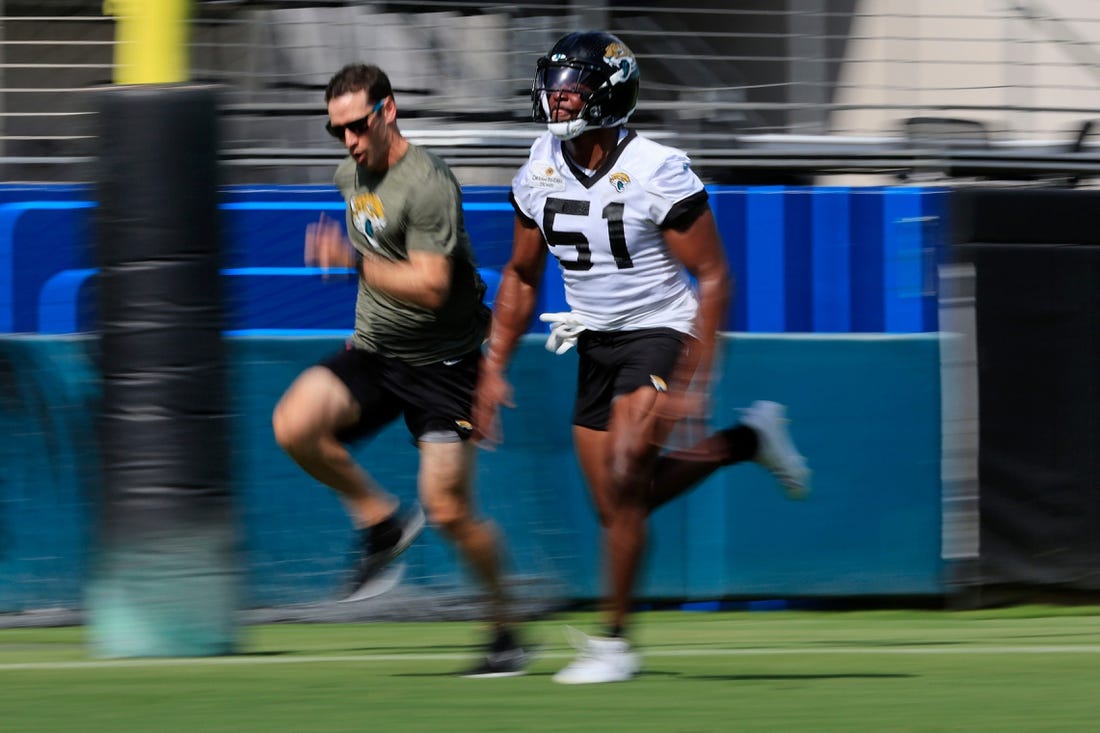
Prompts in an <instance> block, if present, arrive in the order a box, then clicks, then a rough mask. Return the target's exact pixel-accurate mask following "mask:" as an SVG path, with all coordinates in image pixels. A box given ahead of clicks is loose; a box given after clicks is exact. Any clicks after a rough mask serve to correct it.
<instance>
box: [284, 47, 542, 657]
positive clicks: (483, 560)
mask: <svg viewBox="0 0 1100 733" xmlns="http://www.w3.org/2000/svg"><path fill="white" fill-rule="evenodd" d="M325 102H326V103H327V106H328V117H329V121H328V124H327V128H328V131H329V132H330V133H331V134H332V135H333V137H335V138H336V139H338V140H340V142H341V143H343V145H344V147H346V148H347V150H348V153H349V157H348V158H347V159H345V160H344V161H343V162H342V163H341V164H340V166H339V167H338V168H337V170H336V186H337V188H339V190H340V193H341V194H342V195H343V197H344V200H345V201H346V202H347V217H346V226H347V231H348V232H349V233H350V242H349V238H348V237H347V236H345V234H344V228H343V227H341V226H340V225H339V224H338V223H337V222H335V221H331V220H325V219H322V220H321V221H320V222H319V223H317V224H314V225H311V226H310V227H309V228H308V229H307V231H306V245H305V259H306V263H307V264H317V265H319V266H320V267H321V268H322V269H329V268H347V267H352V266H354V267H355V269H356V270H357V271H358V276H359V294H358V297H357V300H356V306H355V334H354V336H352V338H351V339H350V340H349V341H348V343H347V346H346V348H345V349H344V350H343V351H341V352H339V353H337V354H335V355H333V356H331V357H329V358H328V359H326V360H324V361H322V362H321V363H320V364H318V365H317V366H314V367H311V368H309V369H307V370H306V371H304V372H302V374H301V375H299V376H298V378H297V379H296V380H295V381H294V383H293V384H291V385H290V388H289V389H287V391H286V393H285V394H284V395H283V397H282V399H281V400H280V401H279V404H278V405H277V406H276V407H275V413H274V416H273V418H272V423H273V427H274V430H275V438H276V440H277V441H278V443H279V445H280V446H281V447H282V448H283V449H284V450H285V451H286V452H287V453H288V454H289V455H290V456H291V458H293V459H294V460H295V461H296V462H297V463H298V465H300V466H301V467H302V468H303V469H305V471H306V472H307V473H309V474H310V475H311V476H313V477H314V478H315V479H317V480H318V481H320V482H321V483H324V484H325V485H327V486H329V487H331V488H332V489H334V490H335V491H337V492H338V493H339V494H340V496H341V498H343V499H344V501H345V504H346V506H347V507H348V509H349V513H350V514H351V518H352V521H353V522H354V523H355V524H356V526H357V527H358V528H359V531H360V533H361V535H362V542H363V554H362V559H361V561H360V563H359V565H358V568H357V572H356V577H355V579H354V582H353V586H352V589H351V592H350V594H349V595H348V597H347V598H346V599H345V600H359V599H363V598H368V597H371V596H373V595H377V594H378V593H380V592H384V591H385V590H388V589H389V588H391V587H393V585H394V584H396V582H397V579H399V578H397V577H396V574H395V573H394V572H393V571H394V568H393V567H387V566H389V563H390V562H391V561H392V560H393V559H394V558H395V557H397V556H398V555H399V554H400V553H401V552H403V551H404V550H405V549H406V548H407V547H408V546H409V544H411V543H412V541H413V540H414V539H415V538H416V536H417V535H418V534H419V533H420V530H421V529H422V528H423V526H424V522H425V517H424V512H423V510H421V508H420V507H419V506H413V507H411V508H409V509H408V510H404V511H402V510H401V509H400V508H399V503H398V501H397V500H396V499H395V498H394V497H393V496H391V495H390V494H388V493H386V492H385V491H383V490H382V488H381V487H380V486H378V485H377V483H375V482H374V481H373V480H372V479H371V478H370V476H369V475H368V474H367V472H366V471H365V470H364V469H363V468H362V467H360V466H359V465H358V464H357V463H356V462H355V461H354V460H353V459H352V457H351V454H350V452H349V451H348V449H347V447H346V446H347V444H349V443H351V442H353V441H355V440H358V439H361V438H366V437H369V436H372V435H374V434H375V433H377V432H378V431H379V430H380V429H381V428H383V427H384V426H386V425H388V424H389V423H391V422H393V421H394V420H396V419H397V418H398V417H401V416H404V419H405V424H406V425H407V426H408V428H409V431H410V432H411V433H412V436H413V438H414V439H415V441H416V445H417V449H418V451H419V453H420V469H419V471H418V491H419V495H420V501H421V503H422V504H423V506H424V507H425V508H426V509H427V514H428V518H429V519H430V520H431V521H432V522H433V524H434V525H435V526H436V527H437V528H439V529H440V530H441V531H442V532H443V534H444V535H445V536H447V537H448V538H450V539H451V540H452V541H453V542H454V543H455V545H456V547H457V548H458V550H459V552H460V553H461V555H462V556H463V558H464V559H465V561H466V562H467V563H468V565H469V566H470V567H471V569H472V570H473V571H474V573H475V574H476V575H477V576H478V577H479V578H480V579H481V581H482V582H483V583H484V584H485V586H486V588H487V589H488V591H489V594H490V596H491V600H492V612H491V616H492V619H491V620H492V622H493V636H492V639H491V640H490V643H489V645H488V648H487V650H486V653H485V655H484V657H483V658H482V659H480V660H478V663H477V664H476V666H474V667H473V668H472V669H471V670H470V671H468V672H467V673H466V676H474V677H500V676H508V675H516V674H522V673H523V672H524V671H525V669H526V665H527V655H526V652H525V651H524V649H523V648H522V647H521V646H520V644H519V642H518V641H517V639H516V635H515V633H514V631H513V629H512V628H511V626H510V623H509V618H508V609H507V604H506V601H505V597H504V591H503V588H502V584H501V570H500V559H499V558H500V556H501V554H502V553H501V552H500V550H499V547H498V544H499V539H498V537H497V533H496V531H495V530H494V528H493V525H492V524H491V523H490V522H488V521H483V520H481V519H479V518H478V517H477V516H476V515H475V514H474V509H473V506H472V487H471V485H470V481H471V479H472V476H473V463H474V450H475V448H474V446H473V444H472V443H471V442H470V441H469V440H468V439H469V437H470V433H471V430H472V426H471V424H470V404H471V399H472V395H473V390H474V386H475V385H476V383H477V376H478V364H479V361H480V356H481V351H480V349H481V343H482V341H483V340H484V339H485V335H486V330H487V328H488V323H489V310H488V308H486V307H485V305H484V304H483V303H482V296H483V295H484V293H485V285H484V283H483V282H482V281H481V278H480V276H479V275H478V273H477V268H476V267H475V263H474V258H473V253H472V251H471V248H470V240H469V237H468V236H467V234H466V228H465V225H464V224H463V220H462V201H461V189H460V187H459V185H458V182H457V181H456V180H455V178H454V175H453V174H452V173H451V171H450V169H449V168H448V167H447V165H446V164H445V163H444V162H443V161H441V160H439V159H438V158H436V157H435V156H434V155H432V154H431V153H429V152H427V151H426V150H424V149H422V148H419V147H417V146H415V145H413V144H411V143H410V142H409V141H408V140H407V139H406V138H405V137H404V136H403V135H402V134H401V131H400V130H399V129H398V127H397V102H396V101H395V100H394V97H393V90H392V88H391V86H390V81H389V79H388V78H387V76H386V74H385V73H384V72H383V71H382V70H381V69H379V68H378V67H376V66H367V65H363V64H352V65H349V66H346V67H344V68H343V69H341V70H340V71H339V72H337V73H336V74H335V75H334V76H333V77H332V79H331V80H330V81H329V84H328V87H327V88H326V89H325Z"/></svg>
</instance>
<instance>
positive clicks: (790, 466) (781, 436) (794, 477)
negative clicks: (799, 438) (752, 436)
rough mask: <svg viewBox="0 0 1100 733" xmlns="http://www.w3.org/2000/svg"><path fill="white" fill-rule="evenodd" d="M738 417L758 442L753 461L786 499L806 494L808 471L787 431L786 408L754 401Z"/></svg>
mask: <svg viewBox="0 0 1100 733" xmlns="http://www.w3.org/2000/svg"><path fill="white" fill-rule="evenodd" d="M741 414H742V416H741V423H742V424H744V425H748V426H749V427H750V428H752V429H753V430H755V431H756V435H757V440H758V441H759V445H758V446H757V449H756V455H755V456H753V460H754V461H756V462H757V463H759V464H760V465H761V466H763V467H764V468H766V469H768V470H769V471H771V472H772V474H774V475H775V478H776V479H778V481H779V483H780V485H781V486H782V487H783V491H784V493H786V495H787V498H788V499H805V498H806V496H807V495H808V494H809V493H810V469H809V467H808V466H807V465H806V459H805V458H803V457H802V455H801V454H800V453H799V452H798V450H797V449H796V448H795V447H794V442H793V441H792V440H791V435H790V433H789V432H788V431H787V423H788V422H789V421H788V420H787V417H786V415H787V408H785V407H784V406H783V405H781V404H779V403H778V402H769V401H767V400H757V401H756V402H753V403H752V404H751V405H750V406H749V407H746V408H744V409H742V410H741Z"/></svg>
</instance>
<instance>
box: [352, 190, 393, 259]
mask: <svg viewBox="0 0 1100 733" xmlns="http://www.w3.org/2000/svg"><path fill="white" fill-rule="evenodd" d="M350 205H351V221H352V224H354V225H355V228H356V229H358V230H359V231H360V232H362V234H363V236H365V237H366V238H367V241H368V242H369V243H370V245H371V246H372V247H374V248H375V249H378V248H379V247H378V240H377V237H378V234H379V233H380V232H381V231H382V230H383V229H385V228H386V212H385V209H384V208H383V207H382V199H380V198H378V194H376V193H361V194H358V195H357V196H355V197H353V198H352V199H351V204H350Z"/></svg>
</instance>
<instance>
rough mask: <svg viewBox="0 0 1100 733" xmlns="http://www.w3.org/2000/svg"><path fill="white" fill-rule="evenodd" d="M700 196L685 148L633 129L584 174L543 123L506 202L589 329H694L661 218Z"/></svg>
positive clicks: (688, 292)
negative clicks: (525, 223)
mask: <svg viewBox="0 0 1100 733" xmlns="http://www.w3.org/2000/svg"><path fill="white" fill-rule="evenodd" d="M706 198H707V194H706V191H705V190H704V188H703V183H702V182H701V181H700V180H699V177H698V176H696V175H695V173H694V171H692V170H691V163H690V162H689V160H688V157H687V155H685V154H684V153H683V152H682V151H680V150H676V149H675V148H670V147H667V146H665V145H661V144H659V143H656V142H653V141H652V140H649V139H647V138H644V137H641V136H639V135H638V134H637V133H635V132H634V131H633V130H630V131H628V132H626V134H625V137H623V138H621V139H620V140H619V145H618V146H617V147H616V149H615V151H614V152H613V153H612V154H611V156H609V158H608V159H607V160H606V161H604V163H603V164H602V165H601V166H600V169H599V170H597V171H595V172H593V173H592V174H591V175H589V174H588V173H586V172H585V171H584V170H583V169H581V168H579V167H578V166H577V165H576V164H575V163H573V162H572V161H571V160H568V159H567V158H566V156H565V155H564V153H563V152H562V147H561V141H560V140H558V139H557V138H555V137H554V136H553V135H551V134H550V133H549V132H546V133H544V134H543V135H542V136H540V137H539V138H538V140H536V141H535V143H534V144H533V145H532V146H531V157H530V158H529V159H528V161H527V162H526V163H525V164H524V165H523V167H522V168H520V169H519V172H518V173H516V176H515V178H513V179H512V204H513V206H514V207H515V208H516V211H517V213H518V214H519V215H520V216H522V217H524V218H527V219H530V220H531V221H533V222H535V223H536V224H537V225H538V227H539V229H541V230H542V235H543V237H544V238H545V239H546V243H547V245H549V248H550V252H552V253H553V254H554V256H555V257H556V258H557V259H558V264H559V266H560V267H561V271H562V279H563V280H564V282H565V298H566V301H567V302H568V303H569V308H570V309H571V310H572V311H573V313H575V314H576V315H577V316H578V317H579V318H580V320H581V322H582V323H583V324H584V326H585V327H586V328H588V329H590V330H593V331H633V330H637V329H641V328H658V327H666V328H672V329H675V330H677V331H680V332H682V333H687V334H691V335H695V314H696V311H697V310H698V308H699V300H698V297H697V296H696V293H695V289H694V288H693V287H692V284H691V280H690V278H689V276H688V273H687V271H686V270H685V268H684V266H683V265H682V264H680V262H679V260H677V259H676V258H675V257H674V256H673V255H672V253H671V252H669V249H668V246H667V245H666V244H665V241H664V238H663V237H662V234H661V228H662V226H666V225H668V224H669V223H670V222H673V221H675V220H676V219H677V217H678V216H680V215H681V214H683V213H685V212H686V211H695V210H697V209H698V207H699V206H701V205H705V202H706Z"/></svg>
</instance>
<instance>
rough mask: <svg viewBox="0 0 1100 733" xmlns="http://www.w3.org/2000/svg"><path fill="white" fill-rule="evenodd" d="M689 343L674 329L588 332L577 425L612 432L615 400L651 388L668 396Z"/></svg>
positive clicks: (581, 340) (583, 337)
mask: <svg viewBox="0 0 1100 733" xmlns="http://www.w3.org/2000/svg"><path fill="white" fill-rule="evenodd" d="M689 339H691V336H688V335H687V334H685V333H681V332H679V331H676V330H673V329H671V328H644V329H641V330H638V331H606V332H601V331H582V332H581V334H580V336H578V337H577V354H578V355H579V356H580V363H579V364H578V365H577V401H576V404H575V405H574V406H573V424H574V425H579V426H580V427H582V428H591V429H593V430H607V426H608V424H610V422H611V401H612V400H613V399H614V398H616V397H618V396H619V395H624V394H629V393H631V392H633V391H634V390H636V389H638V388H639V387H644V386H647V385H648V386H652V387H654V388H656V389H659V390H664V389H665V388H666V386H667V384H668V380H669V379H670V378H671V376H672V370H673V369H674V368H675V367H676V362H677V361H678V360H679V358H680V353H681V351H683V348H684V343H685V342H686V341H687V340H689Z"/></svg>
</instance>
